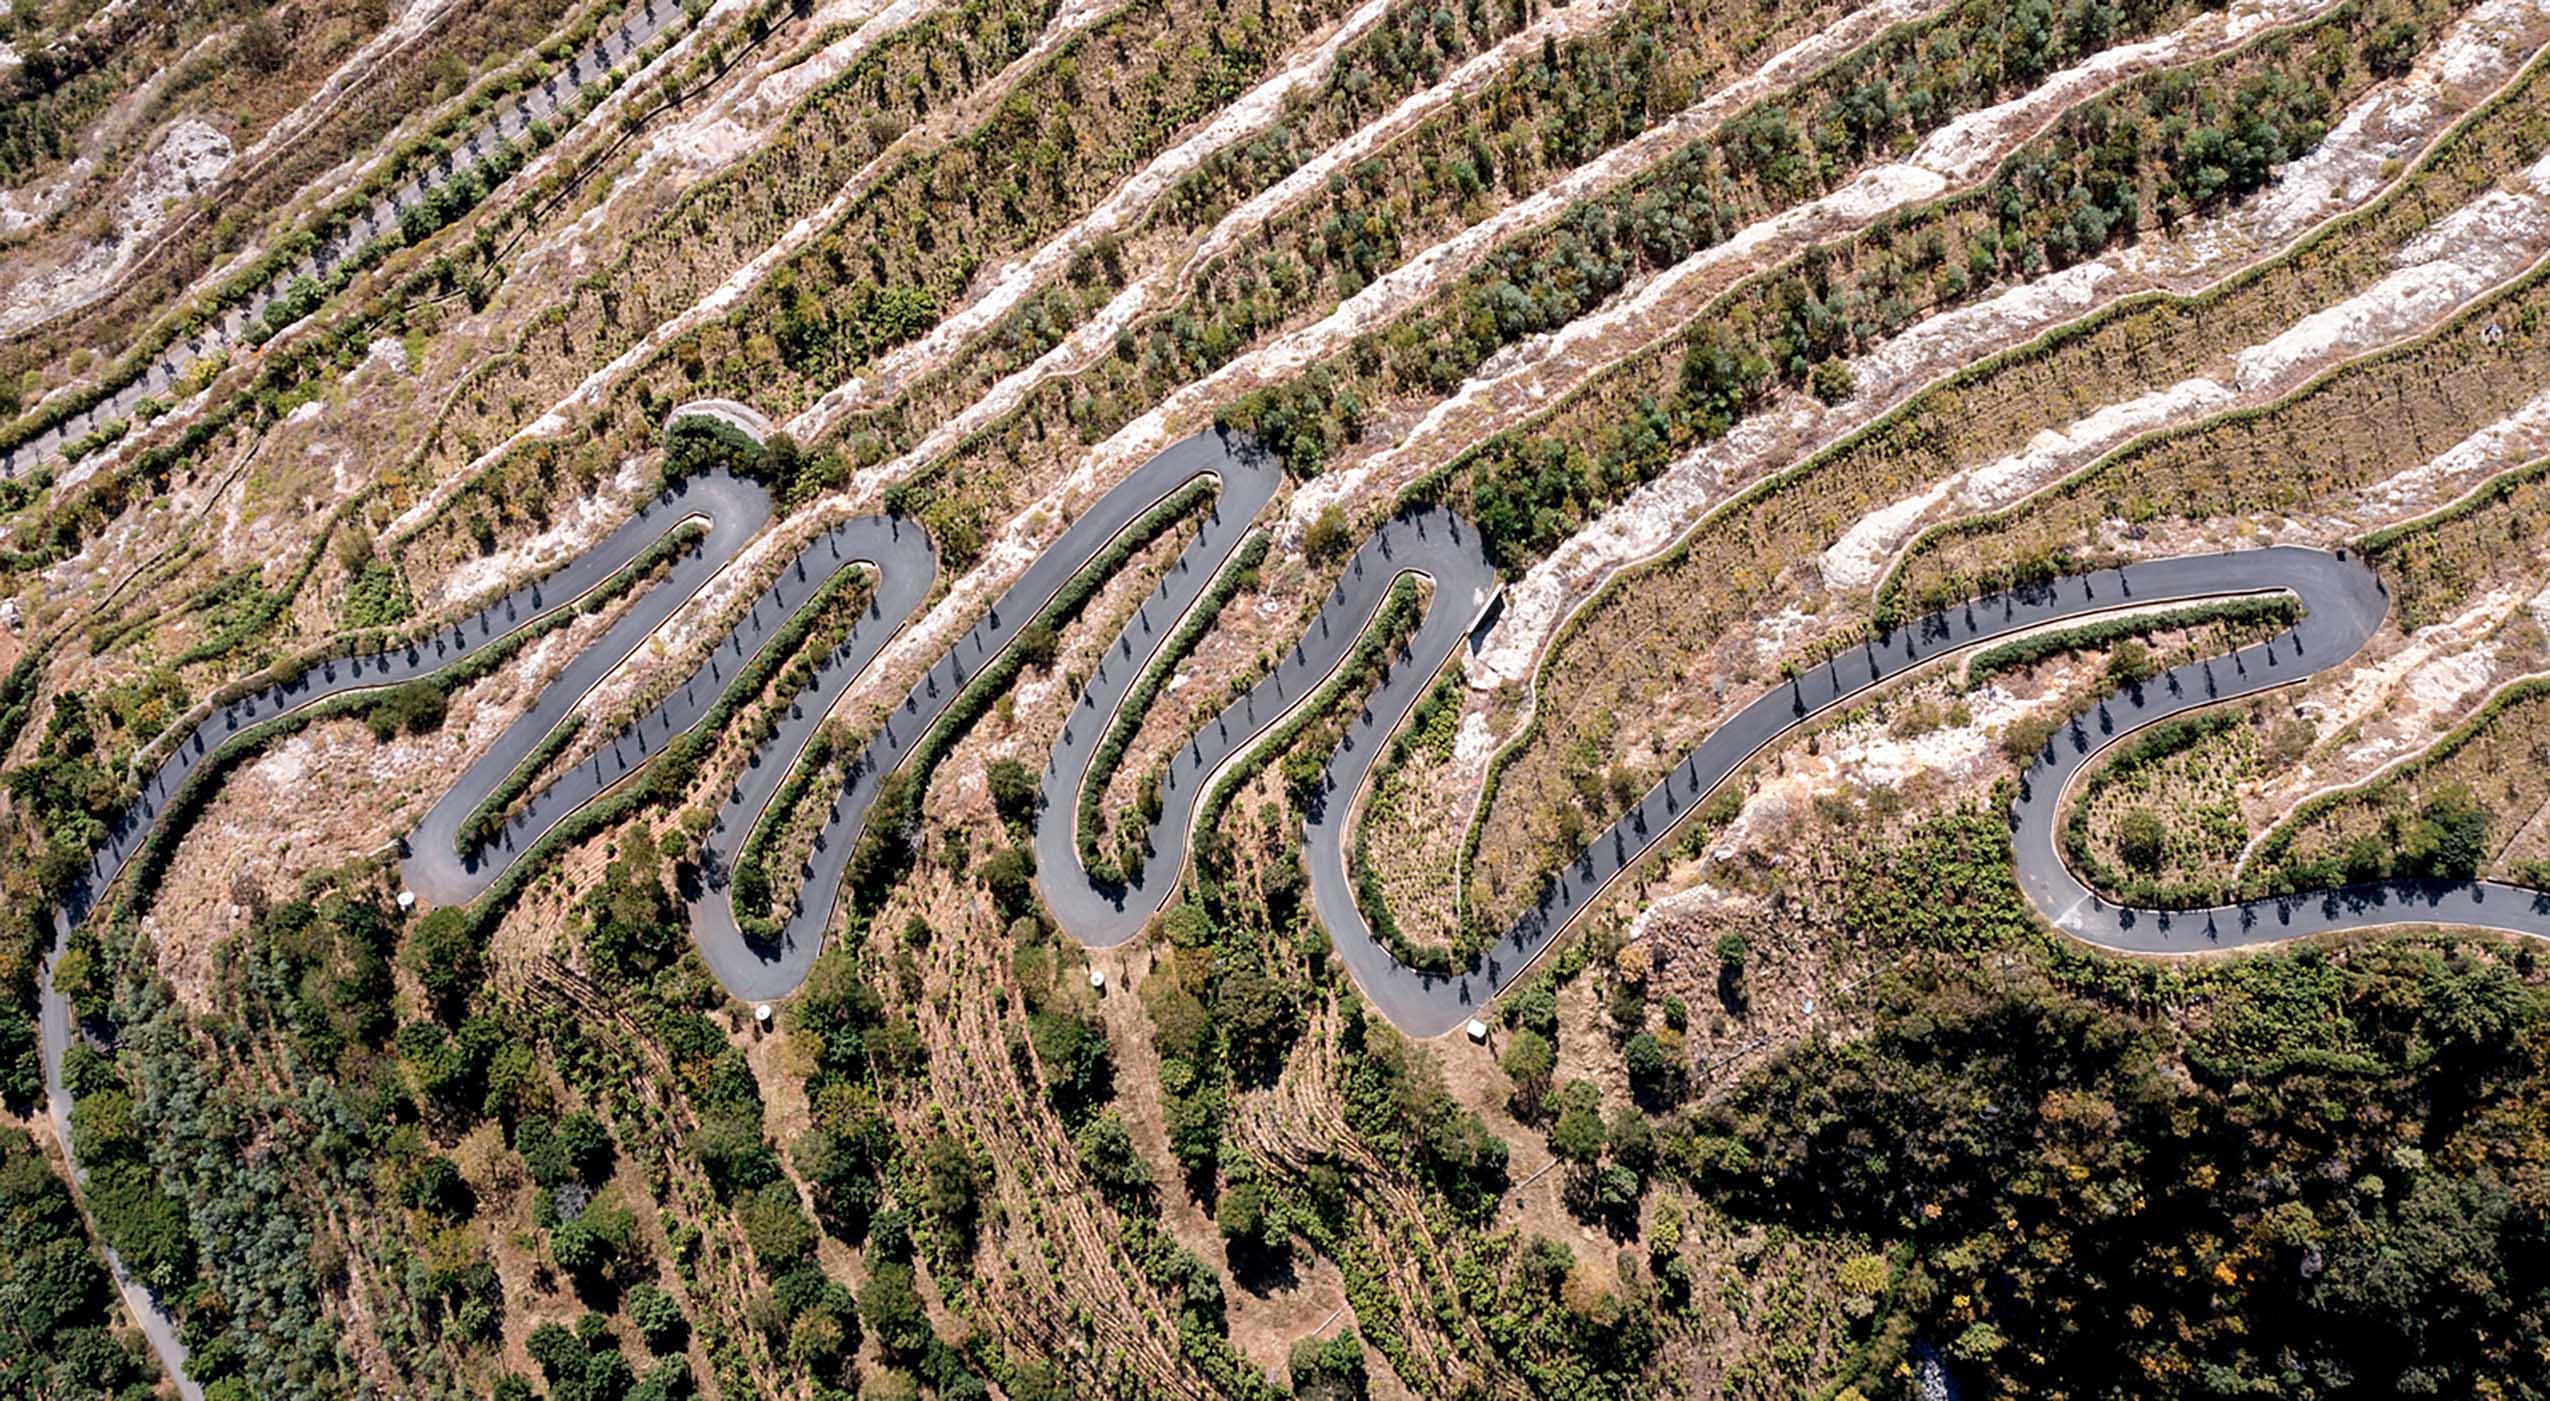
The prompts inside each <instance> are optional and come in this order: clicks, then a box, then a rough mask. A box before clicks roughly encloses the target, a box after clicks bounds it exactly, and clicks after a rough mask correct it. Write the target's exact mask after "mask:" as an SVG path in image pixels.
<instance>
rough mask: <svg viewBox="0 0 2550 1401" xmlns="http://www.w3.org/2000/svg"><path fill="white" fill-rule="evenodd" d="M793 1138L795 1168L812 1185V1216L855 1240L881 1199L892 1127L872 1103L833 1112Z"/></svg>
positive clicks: (862, 1233)
mask: <svg viewBox="0 0 2550 1401" xmlns="http://www.w3.org/2000/svg"><path fill="white" fill-rule="evenodd" d="M839 1117H840V1119H841V1122H839V1123H838V1124H837V1125H834V1124H827V1125H819V1126H817V1127H815V1128H812V1129H809V1130H807V1132H806V1134H805V1136H804V1137H802V1138H799V1139H798V1140H797V1146H796V1150H795V1153H794V1157H795V1160H796V1164H797V1171H798V1172H799V1173H800V1174H801V1175H803V1176H804V1177H805V1179H806V1183H807V1185H808V1186H809V1187H811V1188H813V1189H814V1197H815V1215H816V1217H817V1218H818V1219H820V1220H821V1221H822V1223H823V1228H824V1229H825V1230H827V1231H830V1232H831V1233H832V1234H834V1235H836V1236H839V1237H840V1238H841V1239H843V1240H846V1241H850V1242H853V1243H856V1242H857V1241H859V1240H860V1239H862V1238H863V1237H865V1236H866V1235H867V1233H868V1221H869V1218H870V1217H872V1216H874V1215H875V1214H876V1211H877V1209H878V1207H879V1206H881V1205H882V1204H883V1203H884V1190H885V1188H884V1180H885V1174H886V1171H887V1167H888V1165H889V1164H890V1163H891V1162H892V1160H893V1157H894V1130H893V1126H892V1125H890V1124H888V1123H887V1122H886V1120H885V1118H884V1116H883V1115H882V1114H879V1113H877V1112H876V1111H875V1109H874V1108H873V1106H868V1107H865V1108H863V1109H861V1110H853V1111H850V1112H848V1113H846V1114H843V1115H841V1116H839Z"/></svg>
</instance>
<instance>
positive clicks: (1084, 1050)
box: [994, 848, 1115, 1129]
mask: <svg viewBox="0 0 2550 1401" xmlns="http://www.w3.org/2000/svg"><path fill="white" fill-rule="evenodd" d="M1015 851H1016V848H1011V849H1010V851H1009V852H1004V853H1002V854H1003V855H1008V854H1010V853H1011V852H1015ZM994 859H995V860H998V859H999V858H998V857H995V858H994ZM1010 933H1011V937H1013V938H1015V939H1016V940H1017V941H1018V943H1017V946H1016V947H1015V948H1014V949H1012V950H1011V952H1010V971H1011V973H1012V974H1013V975H1014V976H1015V977H1016V978H1017V980H1018V988H1019V994H1020V997H1021V998H1022V999H1023V1000H1024V1001H1025V1002H1026V1004H1027V1038H1026V1039H1027V1045H1028V1046H1029V1047H1032V1048H1033V1050H1034V1053H1035V1056H1034V1058H1035V1065H1036V1068H1037V1070H1038V1071H1039V1072H1040V1073H1041V1075H1042V1077H1043V1080H1044V1084H1045V1092H1046V1095H1047V1097H1048V1098H1050V1099H1051V1100H1052V1101H1053V1105H1054V1108H1055V1110H1056V1111H1057V1112H1058V1113H1060V1114H1061V1115H1062V1119H1063V1123H1064V1125H1065V1126H1066V1127H1069V1128H1074V1129H1076V1128H1078V1127H1079V1125H1080V1124H1081V1123H1082V1121H1083V1120H1084V1119H1086V1118H1087V1117H1088V1116H1089V1115H1090V1114H1092V1113H1094V1112H1095V1111H1096V1110H1097V1109H1098V1108H1099V1106H1101V1105H1103V1104H1104V1103H1105V1102H1106V1100H1107V1098H1108V1097H1109V1095H1110V1094H1111V1093H1112V1092H1113V1090H1114V1085H1115V1063H1114V1060H1113V1058H1112V1056H1111V1055H1110V1053H1109V1051H1108V1049H1107V1032H1106V1028H1105V1027H1103V1026H1101V1025H1099V1023H1098V1015H1097V1004H1096V1000H1095V998H1094V997H1093V996H1092V995H1091V993H1090V989H1089V984H1088V978H1087V975H1086V972H1085V971H1084V970H1085V967H1086V965H1085V963H1084V961H1083V960H1082V959H1081V958H1080V956H1079V955H1078V950H1077V948H1076V947H1071V948H1067V947H1065V946H1064V944H1063V943H1062V941H1061V940H1060V939H1059V938H1057V937H1056V936H1055V934H1054V932H1053V931H1052V930H1051V929H1049V928H1047V927H1046V926H1045V924H1044V923H1043V921H1041V920H1039V919H1033V918H1024V917H1021V918H1018V919H1016V920H1015V922H1014V923H1012V925H1011V926H1010Z"/></svg>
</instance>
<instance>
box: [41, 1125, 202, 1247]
mask: <svg viewBox="0 0 2550 1401" xmlns="http://www.w3.org/2000/svg"><path fill="white" fill-rule="evenodd" d="M71 1138H72V1141H73V1142H74V1143H75V1144H76V1145H77V1146H78V1148H79V1154H80V1164H81V1167H82V1169H83V1170H84V1171H86V1172H87V1174H88V1188H87V1196H88V1206H89V1211H90V1212H91V1213H92V1214H93V1215H94V1216H95V1217H96V1218H97V1228H98V1233H99V1234H100V1235H102V1236H104V1237H105V1238H106V1243H107V1244H108V1245H110V1246H113V1247H114V1248H115V1253H116V1254H118V1255H120V1256H122V1257H123V1259H124V1266H125V1268H126V1269H129V1270H131V1271H132V1272H133V1274H134V1276H135V1277H136V1278H138V1279H140V1280H142V1281H144V1282H145V1283H147V1284H149V1285H151V1286H152V1287H153V1288H156V1289H174V1288H176V1287H178V1286H179V1285H182V1284H184V1283H185V1282H186V1281H187V1280H188V1279H190V1278H191V1277H192V1276H193V1274H194V1261H195V1242H194V1238H193V1236H192V1235H191V1234H189V1232H188V1231H187V1228H186V1207H185V1203H183V1202H181V1201H179V1200H177V1199H176V1198H175V1197H172V1196H170V1195H169V1194H168V1193H167V1192H165V1191H163V1190H162V1189H161V1187H160V1185H159V1179H158V1175H157V1174H156V1173H155V1172H154V1171H153V1169H152V1166H151V1162H150V1150H149V1144H148V1143H147V1141H146V1140H145V1138H144V1136H143V1129H142V1126H141V1124H140V1123H139V1122H138V1121H137V1120H136V1118H135V1117H134V1108H133V1099H132V1096H131V1095H130V1094H129V1093H127V1092H126V1091H125V1090H124V1088H123V1087H122V1086H121V1085H116V1086H114V1087H112V1088H101V1089H97V1090H95V1091H93V1092H91V1093H88V1094H83V1095H81V1096H80V1098H79V1101H78V1103H76V1104H74V1105H73V1106H72V1108H71Z"/></svg>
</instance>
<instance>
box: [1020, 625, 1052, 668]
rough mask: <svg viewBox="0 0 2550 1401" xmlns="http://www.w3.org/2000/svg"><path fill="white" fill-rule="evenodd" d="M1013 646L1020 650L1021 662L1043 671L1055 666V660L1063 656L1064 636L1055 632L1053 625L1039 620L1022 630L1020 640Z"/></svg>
mask: <svg viewBox="0 0 2550 1401" xmlns="http://www.w3.org/2000/svg"><path fill="white" fill-rule="evenodd" d="M1011 645H1012V646H1015V647H1016V648H1017V649H1018V660H1019V661H1020V662H1022V663H1024V664H1025V665H1027V666H1032V667H1034V668H1036V669H1037V670H1038V671H1043V670H1046V669H1047V668H1049V667H1051V666H1052V665H1053V664H1054V658H1055V657H1056V656H1058V655H1060V654H1061V652H1062V635H1061V634H1060V633H1058V632H1056V631H1054V625H1053V624H1052V623H1050V622H1047V621H1046V620H1045V619H1043V618H1038V619H1037V620H1035V621H1034V622H1032V623H1029V624H1028V625H1027V626H1025V627H1023V628H1020V629H1019V630H1018V640H1017V641H1016V642H1014V643H1012V644H1011Z"/></svg>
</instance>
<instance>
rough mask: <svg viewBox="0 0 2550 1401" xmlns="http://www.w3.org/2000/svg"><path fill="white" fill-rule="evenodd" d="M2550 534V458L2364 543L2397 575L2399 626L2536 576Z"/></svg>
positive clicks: (2435, 618) (2428, 620) (2425, 621)
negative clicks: (2488, 589) (2483, 591)
mask: <svg viewBox="0 0 2550 1401" xmlns="http://www.w3.org/2000/svg"><path fill="white" fill-rule="evenodd" d="M2545 538H2550V458H2543V459H2541V460H2539V461H2536V462H2529V463H2526V464H2524V465H2523V466H2520V467H2516V468H2512V469H2510V470H2508V471H2505V472H2500V473H2498V474H2497V475H2496V476H2494V477H2491V478H2489V479H2488V480H2487V481H2486V482H2484V483H2482V484H2481V485H2480V486H2479V487H2478V489H2476V490H2474V491H2472V492H2471V493H2470V494H2469V495H2467V496H2464V497H2463V498H2462V499H2460V500H2459V501H2455V502H2453V503H2452V504H2451V505H2448V506H2445V507H2442V508H2441V509H2439V510H2436V511H2433V512H2430V513H2428V514H2426V515H2423V516H2419V517H2418V518H2416V519H2415V520H2407V521H2401V522H2399V523H2397V524H2395V525H2389V526H2384V527H2383V528H2382V529H2380V530H2376V531H2373V532H2371V533H2370V534H2367V535H2366V536H2364V538H2363V539H2362V540H2360V541H2359V542H2357V543H2358V547H2359V548H2360V549H2362V550H2363V551H2364V553H2365V554H2366V555H2368V556H2370V557H2371V558H2372V559H2373V561H2374V563H2376V564H2377V565H2379V566H2380V567H2381V569H2382V571H2383V572H2384V573H2385V574H2386V575H2388V576H2389V577H2390V578H2391V580H2392V581H2393V585H2392V586H2393V591H2394V595H2395V596H2396V597H2397V598H2398V600H2399V610H2400V626H2402V627H2404V628H2408V629H2410V630H2415V629H2417V628H2421V627H2425V626H2427V625H2429V624H2432V623H2439V622H2442V621H2444V620H2445V619H2447V618H2450V617H2452V616H2453V615H2454V614H2455V613H2457V612H2459V611H2460V610H2461V609H2462V608H2464V607H2466V606H2467V605H2468V604H2469V602H2470V600H2471V599H2472V598H2473V597H2474V596H2475V595H2477V594H2478V593H2479V592H2480V591H2481V590H2482V589H2483V588H2492V587H2497V586H2502V585H2506V584H2521V583H2523V582H2525V581H2527V580H2530V579H2535V578H2537V577H2538V569H2539V563H2538V561H2539V560H2540V557H2541V550H2542V547H2543V544H2544V541H2545Z"/></svg>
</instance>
